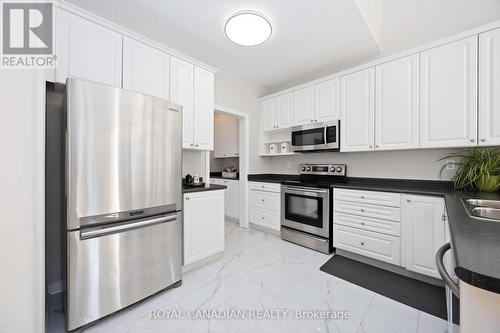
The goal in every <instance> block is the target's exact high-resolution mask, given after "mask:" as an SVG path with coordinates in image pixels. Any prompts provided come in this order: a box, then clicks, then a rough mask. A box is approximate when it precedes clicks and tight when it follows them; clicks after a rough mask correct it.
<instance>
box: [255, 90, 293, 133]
mask: <svg viewBox="0 0 500 333" xmlns="http://www.w3.org/2000/svg"><path fill="white" fill-rule="evenodd" d="M260 117H261V128H262V131H264V132H268V131H273V130H278V129H286V128H289V127H291V126H292V125H293V94H292V93H288V94H284V95H280V96H277V97H273V98H270V99H266V100H264V101H262V102H261V105H260Z"/></svg>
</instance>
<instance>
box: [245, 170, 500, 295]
mask: <svg viewBox="0 0 500 333" xmlns="http://www.w3.org/2000/svg"><path fill="white" fill-rule="evenodd" d="M297 179H298V175H279V174H261V175H249V176H248V180H250V181H260V182H272V183H281V182H283V181H287V180H297ZM332 187H334V188H349V189H359V190H370V191H385V192H398V193H408V194H422V195H432V196H440V197H444V199H445V204H446V210H447V214H448V222H449V225H450V236H451V245H452V248H453V253H454V259H455V266H456V267H455V273H456V274H457V276H458V277H459V278H460V279H461V280H463V281H464V282H467V283H469V284H471V285H473V286H476V287H479V288H482V289H486V290H489V291H492V292H495V293H500V222H495V221H485V220H482V219H478V218H474V217H470V216H469V214H468V213H467V210H466V208H465V206H464V205H463V203H462V199H463V198H471V197H473V198H483V199H493V200H500V193H498V192H497V193H470V192H459V191H454V190H453V189H451V187H450V184H449V182H444V181H423V180H405V179H371V178H348V179H347V182H346V183H335V184H332Z"/></svg>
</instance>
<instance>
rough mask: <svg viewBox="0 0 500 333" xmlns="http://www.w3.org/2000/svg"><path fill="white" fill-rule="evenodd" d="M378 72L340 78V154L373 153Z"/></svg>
mask: <svg viewBox="0 0 500 333" xmlns="http://www.w3.org/2000/svg"><path fill="white" fill-rule="evenodd" d="M374 85H375V69H374V68H373V67H372V68H368V69H365V70H362V71H359V72H355V73H352V74H349V75H346V76H343V77H342V78H341V91H342V98H341V108H340V109H341V119H342V120H341V124H340V137H341V139H340V148H341V151H366V150H373V140H374V137H373V128H374V123H373V117H374V109H375V100H374V94H375V88H374Z"/></svg>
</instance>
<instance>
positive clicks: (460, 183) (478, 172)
mask: <svg viewBox="0 0 500 333" xmlns="http://www.w3.org/2000/svg"><path fill="white" fill-rule="evenodd" d="M449 158H459V159H460V161H459V162H455V163H453V164H455V165H457V166H458V170H457V172H456V174H455V176H453V178H452V179H451V180H452V182H453V187H454V188H455V189H459V190H477V191H481V192H495V191H497V190H498V189H500V149H499V148H491V147H481V148H473V149H467V150H462V151H460V152H458V153H454V154H450V155H448V156H445V157H443V158H442V159H440V160H445V159H449ZM448 164H449V163H448ZM448 164H445V165H443V167H442V168H441V173H442V172H443V170H444V169H445V167H446V166H447V165H448Z"/></svg>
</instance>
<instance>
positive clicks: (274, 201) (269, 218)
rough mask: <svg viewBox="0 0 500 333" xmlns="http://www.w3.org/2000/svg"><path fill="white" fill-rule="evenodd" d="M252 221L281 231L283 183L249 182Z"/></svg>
mask: <svg viewBox="0 0 500 333" xmlns="http://www.w3.org/2000/svg"><path fill="white" fill-rule="evenodd" d="M248 184H249V187H250V192H249V207H250V223H252V224H254V225H257V226H261V227H264V228H267V229H269V230H272V231H274V232H279V231H280V228H281V222H280V217H281V205H280V200H281V185H280V184H273V183H265V182H249V183H248Z"/></svg>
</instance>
